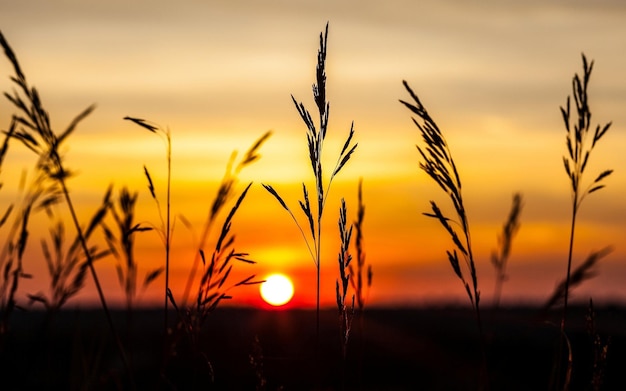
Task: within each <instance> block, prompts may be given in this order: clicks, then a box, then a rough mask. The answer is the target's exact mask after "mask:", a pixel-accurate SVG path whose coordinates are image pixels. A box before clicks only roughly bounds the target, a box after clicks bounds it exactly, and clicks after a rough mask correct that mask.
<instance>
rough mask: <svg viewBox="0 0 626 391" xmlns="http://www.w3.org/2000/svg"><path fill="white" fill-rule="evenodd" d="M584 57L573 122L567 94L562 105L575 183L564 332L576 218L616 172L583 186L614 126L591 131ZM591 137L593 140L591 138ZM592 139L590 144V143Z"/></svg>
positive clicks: (566, 161)
mask: <svg viewBox="0 0 626 391" xmlns="http://www.w3.org/2000/svg"><path fill="white" fill-rule="evenodd" d="M582 60H583V75H582V78H581V77H580V76H579V75H578V74H575V75H574V78H573V79H572V93H573V96H574V102H575V105H576V115H577V118H576V119H574V121H573V123H572V118H571V112H570V97H569V96H568V97H567V103H566V104H565V107H561V114H562V115H563V122H564V123H565V129H566V130H567V137H566V141H567V144H566V145H567V156H563V165H564V167H565V172H566V173H567V176H568V177H569V179H570V184H571V186H572V222H571V225H570V229H571V230H570V240H569V253H568V256H567V274H566V279H565V287H564V295H563V316H562V318H561V331H563V330H564V329H565V323H566V321H567V305H568V298H569V285H570V282H571V281H570V275H571V269H572V257H573V252H574V232H575V229H576V217H577V215H578V211H579V209H580V205H581V204H582V202H583V200H584V199H585V197H586V196H588V195H589V194H591V193H593V192H596V191H598V190H600V189H602V188H603V187H604V186H605V185H604V180H605V179H606V177H608V176H609V175H611V173H613V170H605V171H602V172H601V173H600V174H599V175H598V176H597V177H596V178H595V179H594V180H593V182H591V184H589V185H587V187H584V188H583V187H581V185H582V179H583V174H584V172H585V168H586V167H587V163H588V162H589V155H590V154H591V151H592V150H593V148H594V147H595V146H596V143H597V142H598V141H600V139H601V138H602V137H603V136H604V135H605V134H606V132H607V131H608V130H609V128H610V127H611V122H609V123H607V124H605V125H604V126H602V127H601V126H600V125H596V127H595V129H594V130H593V132H591V110H590V108H589V97H588V94H587V87H588V85H589V78H590V77H591V71H592V69H593V61H591V63H588V62H587V58H586V57H585V55H584V54H582ZM589 136H591V140H589ZM589 142H591V144H590V143H589Z"/></svg>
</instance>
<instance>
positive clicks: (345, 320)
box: [335, 198, 354, 361]
mask: <svg viewBox="0 0 626 391" xmlns="http://www.w3.org/2000/svg"><path fill="white" fill-rule="evenodd" d="M347 214H348V211H347V208H346V201H345V200H344V199H343V198H342V199H341V207H340V208H339V237H340V239H341V249H340V251H339V255H338V257H337V260H338V261H339V279H338V280H337V282H336V285H335V293H336V297H337V308H338V309H339V319H340V331H341V354H342V357H343V360H344V361H345V359H346V353H347V350H348V339H349V338H350V331H351V329H352V319H354V294H353V295H352V305H349V304H348V303H347V302H346V296H347V295H348V288H349V287H350V274H349V273H350V272H349V268H350V266H351V263H350V262H351V261H352V255H351V254H350V241H351V240H352V228H353V226H352V224H351V225H350V227H349V228H348V226H347V225H348V217H347Z"/></svg>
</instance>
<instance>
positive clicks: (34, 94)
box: [0, 33, 132, 383]
mask: <svg viewBox="0 0 626 391" xmlns="http://www.w3.org/2000/svg"><path fill="white" fill-rule="evenodd" d="M0 46H2V48H3V49H4V53H5V56H6V57H7V58H8V59H9V61H10V62H11V65H12V66H13V70H14V73H15V75H14V76H13V77H11V80H12V81H13V83H14V84H15V86H16V87H17V89H18V90H19V91H20V92H18V90H14V92H13V94H12V95H10V94H8V93H5V94H4V95H5V97H6V98H7V99H8V100H9V101H10V102H11V103H12V104H13V105H14V106H15V108H16V109H17V111H18V113H19V114H15V115H14V119H15V121H16V122H17V124H18V128H17V129H16V130H15V132H13V134H12V137H13V138H16V139H17V140H19V141H21V142H22V144H23V145H24V146H26V147H27V148H28V149H30V150H31V151H33V152H35V154H36V155H37V157H38V161H37V170H41V171H42V172H43V173H44V174H45V175H46V176H47V177H48V178H50V179H51V180H53V181H56V183H57V185H58V186H59V187H60V192H61V194H62V197H63V199H64V201H65V204H66V205H67V207H68V209H69V213H70V217H71V220H72V222H73V224H74V228H75V229H76V232H77V237H78V242H79V244H80V247H81V248H82V250H83V253H84V256H85V259H86V264H87V267H88V269H89V271H90V272H91V276H92V278H93V281H94V284H95V286H96V290H97V292H98V297H99V299H100V304H101V306H102V309H103V310H104V313H105V315H106V319H107V322H108V324H109V328H110V330H111V334H112V335H113V336H114V339H115V341H116V343H117V346H118V350H119V353H120V356H121V358H122V361H123V362H124V366H125V367H126V369H127V372H128V375H129V376H130V377H131V383H132V372H131V371H130V367H129V364H128V360H127V358H126V354H125V352H124V348H123V346H122V343H121V341H120V339H119V336H118V335H117V332H116V330H115V326H114V325H113V320H112V318H111V313H110V311H109V308H108V306H107V303H106V299H105V297H104V292H103V290H102V286H101V285H100V280H99V278H98V275H97V273H96V269H95V267H94V266H93V261H94V252H93V250H91V249H90V247H89V246H88V244H87V238H86V235H85V233H86V232H85V231H83V228H82V227H81V225H80V222H79V220H78V216H77V214H76V211H75V208H74V203H73V202H72V198H71V197H70V192H69V190H68V188H67V180H68V179H69V178H70V177H71V174H72V173H71V171H70V170H68V169H67V168H66V166H65V164H64V161H63V157H62V155H61V153H60V148H61V146H62V145H63V142H65V141H66V140H67V139H68V137H69V136H70V135H71V134H72V133H73V132H74V130H75V129H76V126H77V125H78V124H79V123H80V122H81V121H82V120H83V119H84V118H85V117H87V116H88V115H89V114H90V113H91V112H92V111H93V110H94V108H95V106H90V107H88V108H87V109H85V110H84V111H83V112H82V113H80V114H78V115H77V116H76V117H75V118H74V120H72V122H71V123H70V124H69V125H68V127H67V128H66V129H65V130H64V131H63V132H61V133H58V134H57V133H55V132H54V131H53V129H52V127H51V124H50V117H49V115H48V112H47V111H46V110H45V109H44V107H43V103H42V101H41V99H40V96H39V92H38V91H37V89H36V88H34V87H31V86H30V85H29V84H28V82H27V81H26V76H25V75H24V73H23V72H22V69H21V67H20V65H19V63H18V60H17V57H16V56H15V54H14V53H13V50H12V49H11V47H10V46H9V44H8V42H7V41H6V40H5V39H4V36H3V35H2V34H1V33H0ZM102 217H104V212H103V213H102V214H99V215H96V217H95V219H92V224H94V223H95V224H97V223H98V222H99V220H100V219H101V218H102ZM94 220H95V221H94ZM88 229H89V228H88ZM23 232H24V233H25V231H23ZM23 235H24V234H23ZM17 270H18V273H20V274H21V267H19V266H18V269H17ZM12 289H13V288H12Z"/></svg>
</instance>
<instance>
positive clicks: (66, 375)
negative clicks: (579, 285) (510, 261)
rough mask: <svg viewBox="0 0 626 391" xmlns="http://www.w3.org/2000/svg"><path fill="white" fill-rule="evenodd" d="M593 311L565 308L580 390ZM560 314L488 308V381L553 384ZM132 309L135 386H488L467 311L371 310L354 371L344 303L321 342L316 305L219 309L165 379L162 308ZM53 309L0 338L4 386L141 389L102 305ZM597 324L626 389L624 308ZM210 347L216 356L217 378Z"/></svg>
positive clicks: (118, 318) (609, 379) (619, 384)
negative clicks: (341, 315)
mask: <svg viewBox="0 0 626 391" xmlns="http://www.w3.org/2000/svg"><path fill="white" fill-rule="evenodd" d="M585 314H586V308H583V307H581V308H573V309H572V311H571V312H570V314H569V317H568V319H569V324H568V329H567V335H568V337H569V339H570V341H571V344H572V347H573V361H574V369H573V385H572V389H573V390H589V389H592V388H591V387H590V384H591V373H592V370H591V368H592V365H593V349H592V346H593V345H592V343H591V340H590V338H589V337H588V335H587V333H586V329H585ZM558 315H559V313H551V314H547V315H544V316H542V315H540V312H539V311H538V310H537V309H533V308H515V309H501V310H499V311H497V312H492V311H490V310H488V309H486V310H485V311H484V312H483V321H484V324H485V335H486V345H487V360H488V363H489V364H488V365H489V371H488V373H489V385H490V387H489V389H491V390H545V389H548V385H549V382H550V371H551V369H552V365H553V362H554V357H555V351H556V349H557V346H558V341H559V328H558V327H557V326H556V324H558V321H557V320H558ZM133 316H134V318H133V319H134V320H133V327H132V330H133V331H132V332H131V333H130V334H129V333H127V330H128V328H127V327H125V326H124V324H125V320H126V317H125V313H124V312H123V311H120V312H116V313H115V314H114V317H115V319H114V321H115V324H116V325H118V326H119V333H120V336H121V338H122V339H123V340H124V343H125V346H126V348H127V351H129V353H130V355H131V360H132V368H133V378H134V383H135V386H136V387H135V388H136V389H138V390H166V389H178V390H188V389H214V390H254V389H256V385H257V374H258V375H259V376H260V377H261V378H263V379H264V380H266V381H267V383H266V387H265V389H266V390H278V389H283V390H341V389H342V388H343V389H345V390H475V389H479V388H480V385H482V384H484V383H485V381H484V377H483V376H481V373H483V372H482V371H481V368H482V365H481V363H482V355H481V349H480V343H479V339H478V333H477V327H476V322H475V320H474V317H473V313H472V311H471V310H470V309H468V308H429V309H423V308H422V309H371V310H367V311H366V313H365V315H364V317H363V326H364V332H363V333H362V332H361V330H360V326H359V318H356V319H355V322H354V324H353V328H352V335H351V338H350V342H349V348H348V354H347V360H346V366H345V371H344V372H343V373H344V374H345V376H342V365H341V363H342V360H341V358H340V356H341V354H340V337H339V331H338V330H339V328H338V315H337V312H336V311H335V310H332V311H331V310H329V311H324V312H323V313H322V317H321V332H320V341H321V343H320V348H319V351H317V350H316V345H317V344H316V336H315V312H314V311H304V310H290V311H262V310H253V309H236V308H222V309H218V310H217V311H216V312H214V313H213V314H212V316H211V318H209V320H208V322H207V328H206V330H204V333H203V334H202V340H201V341H200V343H199V344H198V345H197V346H198V347H199V349H196V351H195V352H194V350H193V349H190V348H189V344H188V343H186V342H185V340H182V341H181V342H180V343H179V344H178V345H177V347H176V356H173V357H170V358H169V363H168V365H167V372H166V380H164V379H163V378H162V377H161V375H160V368H161V365H162V357H163V343H162V341H163V339H162V338H163V337H162V328H163V317H162V312H161V311H156V310H155V311H151V310H137V311H135V312H134V315H133ZM173 316H174V315H173V314H172V317H173ZM44 318H45V317H44V314H43V313H40V312H21V313H20V312H18V313H15V314H13V318H12V320H11V327H12V328H11V330H10V332H9V334H7V335H6V336H5V337H4V339H3V341H2V345H0V375H1V376H2V380H1V381H0V390H19V389H64V390H81V389H85V390H99V389H105V390H116V389H132V388H133V387H131V383H130V381H129V377H128V375H127V373H125V371H124V366H123V363H122V361H121V360H120V358H119V354H118V353H117V350H116V348H115V344H114V342H113V340H112V338H111V335H110V332H109V330H108V326H107V323H106V318H105V317H104V314H103V313H102V312H101V311H99V310H94V311H88V310H76V311H65V312H63V313H61V314H59V315H58V316H57V317H56V318H55V320H54V322H53V323H52V326H51V327H49V328H48V329H47V330H46V328H45V327H44V324H45V322H44ZM596 324H597V327H598V331H599V333H600V334H601V336H602V337H603V339H606V338H607V337H608V336H610V338H611V340H610V347H609V354H608V363H607V366H606V368H605V370H604V375H605V377H604V386H603V387H602V388H601V389H604V390H626V375H625V374H624V368H626V310H625V309H623V308H617V307H607V308H596ZM255 336H258V341H259V344H258V345H256V348H255V343H254V340H255ZM258 348H260V350H261V351H262V353H260V352H259V349H258ZM255 351H256V352H257V353H256V357H257V361H258V362H262V365H263V367H262V370H259V371H258V372H257V371H255V369H254V367H253V366H252V365H251V363H250V355H251V354H252V355H255V353H254V352H255ZM201 352H202V353H204V355H205V357H206V358H208V361H209V362H210V363H211V366H212V369H213V373H214V379H213V380H212V381H211V380H210V378H209V375H210V370H209V369H208V367H207V364H206V362H207V361H206V360H204V359H203V356H202V354H201ZM317 357H319V359H317ZM342 378H343V379H344V380H343V381H342ZM168 385H169V386H168Z"/></svg>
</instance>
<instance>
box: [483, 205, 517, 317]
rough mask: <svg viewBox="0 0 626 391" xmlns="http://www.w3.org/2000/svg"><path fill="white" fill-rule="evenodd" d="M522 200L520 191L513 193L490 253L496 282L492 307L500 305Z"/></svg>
mask: <svg viewBox="0 0 626 391" xmlns="http://www.w3.org/2000/svg"><path fill="white" fill-rule="evenodd" d="M522 208H523V200H522V194H521V193H515V194H513V202H512V203H511V210H510V212H509V216H508V218H507V220H506V222H505V223H504V226H503V227H502V233H501V234H500V236H498V249H497V250H495V251H493V252H492V254H491V264H492V265H493V267H494V268H495V269H496V282H495V288H494V293H493V307H494V308H495V309H497V308H498V307H499V306H500V298H501V296H502V285H503V284H504V282H505V281H506V280H507V278H508V277H507V274H506V267H507V263H508V260H509V256H510V255H511V246H512V244H513V237H514V236H515V234H516V233H517V231H518V230H519V226H520V223H519V216H520V214H521V212H522Z"/></svg>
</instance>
